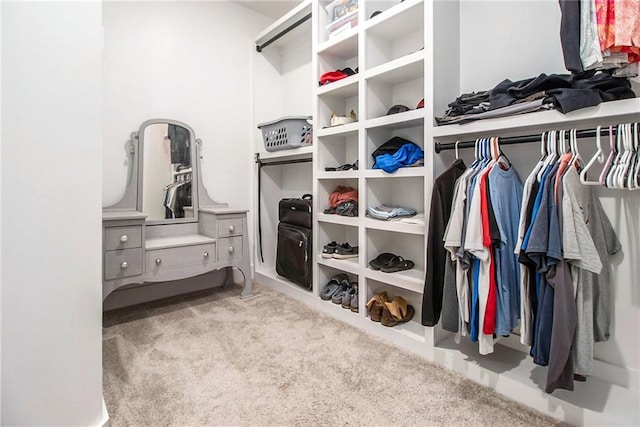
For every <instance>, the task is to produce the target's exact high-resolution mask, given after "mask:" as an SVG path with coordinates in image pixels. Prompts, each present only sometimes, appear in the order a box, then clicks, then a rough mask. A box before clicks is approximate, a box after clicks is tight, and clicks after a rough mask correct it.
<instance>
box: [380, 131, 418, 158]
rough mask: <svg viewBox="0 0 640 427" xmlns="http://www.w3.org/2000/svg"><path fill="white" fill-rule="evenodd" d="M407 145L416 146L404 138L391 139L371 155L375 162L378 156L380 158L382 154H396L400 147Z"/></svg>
mask: <svg viewBox="0 0 640 427" xmlns="http://www.w3.org/2000/svg"><path fill="white" fill-rule="evenodd" d="M405 144H413V145H415V144H414V143H413V142H411V141H408V140H406V139H404V138H400V137H399V136H394V137H393V138H391V139H390V140H388V141H387V142H385V143H384V144H382V145H381V146H380V147H378V148H377V149H376V150H375V151H374V152H373V153H371V156H372V157H373V160H374V161H375V160H376V157H377V156H380V155H382V154H394V153H395V152H396V151H398V150H399V149H400V147H402V146H403V145H405Z"/></svg>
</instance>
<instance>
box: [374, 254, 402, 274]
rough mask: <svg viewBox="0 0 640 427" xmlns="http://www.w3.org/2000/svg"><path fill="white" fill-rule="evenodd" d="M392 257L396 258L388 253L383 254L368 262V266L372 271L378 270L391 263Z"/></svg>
mask: <svg viewBox="0 0 640 427" xmlns="http://www.w3.org/2000/svg"><path fill="white" fill-rule="evenodd" d="M394 257H396V255H395V254H392V253H390V252H383V253H381V254H380V255H378V256H377V257H375V258H374V259H372V260H371V261H369V266H370V267H371V268H372V269H374V270H380V268H382V267H384V265H385V264H386V263H388V262H389V261H391V260H392V259H393V258H394Z"/></svg>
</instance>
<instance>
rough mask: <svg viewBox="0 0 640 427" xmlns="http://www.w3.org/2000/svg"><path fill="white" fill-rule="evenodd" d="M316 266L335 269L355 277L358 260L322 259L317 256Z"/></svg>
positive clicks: (357, 272) (357, 271)
mask: <svg viewBox="0 0 640 427" xmlns="http://www.w3.org/2000/svg"><path fill="white" fill-rule="evenodd" d="M318 264H320V265H326V266H327V267H331V268H335V269H336V270H342V271H344V272H347V273H351V274H355V275H358V274H359V270H358V258H347V259H337V258H322V256H321V255H319V256H318Z"/></svg>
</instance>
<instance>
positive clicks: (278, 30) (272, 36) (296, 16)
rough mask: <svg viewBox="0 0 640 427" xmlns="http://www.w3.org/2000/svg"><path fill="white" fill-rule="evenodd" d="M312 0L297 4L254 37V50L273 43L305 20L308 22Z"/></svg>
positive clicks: (259, 50) (260, 49)
mask: <svg viewBox="0 0 640 427" xmlns="http://www.w3.org/2000/svg"><path fill="white" fill-rule="evenodd" d="M311 3H312V0H304V1H302V2H301V3H300V4H299V5H298V6H296V7H295V8H293V9H292V10H291V11H289V12H288V13H287V14H286V15H284V16H283V17H282V18H280V19H278V20H277V21H276V22H274V23H273V24H271V25H270V26H269V27H268V28H266V29H265V30H264V31H263V32H261V33H260V34H259V35H258V37H256V39H255V43H256V50H257V51H258V52H261V51H262V49H264V48H266V47H267V46H269V45H271V44H272V43H275V42H276V41H277V40H278V39H280V37H282V36H284V35H285V34H287V33H289V32H290V31H292V30H293V29H294V28H296V27H298V26H300V25H301V24H303V23H305V22H310V18H311Z"/></svg>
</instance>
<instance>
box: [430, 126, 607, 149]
mask: <svg viewBox="0 0 640 427" xmlns="http://www.w3.org/2000/svg"><path fill="white" fill-rule="evenodd" d="M616 128H617V127H616V126H614V128H613V134H614V135H615V133H616ZM596 132H597V129H583V130H579V131H578V132H577V137H578V138H592V137H594V136H596ZM608 134H609V127H608V126H606V127H605V126H602V128H601V129H600V135H608ZM541 138H542V133H538V134H536V135H524V136H507V137H504V138H500V145H512V144H528V143H530V142H540V139H541ZM457 144H458V148H472V147H475V146H476V142H475V141H459V142H458V143H457ZM455 148H456V143H455V142H447V143H444V144H442V143H439V142H436V143H435V144H434V149H435V152H436V153H439V152H441V151H445V150H455Z"/></svg>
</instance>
